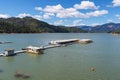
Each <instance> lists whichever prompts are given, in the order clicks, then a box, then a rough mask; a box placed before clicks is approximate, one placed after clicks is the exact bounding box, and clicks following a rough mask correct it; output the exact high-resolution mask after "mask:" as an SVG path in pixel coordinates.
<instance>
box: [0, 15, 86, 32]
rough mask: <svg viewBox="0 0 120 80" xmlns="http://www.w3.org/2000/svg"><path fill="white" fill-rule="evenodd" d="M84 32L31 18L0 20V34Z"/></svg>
mask: <svg viewBox="0 0 120 80" xmlns="http://www.w3.org/2000/svg"><path fill="white" fill-rule="evenodd" d="M69 32H85V31H84V30H81V29H79V28H76V27H64V26H54V25H50V24H48V23H46V22H43V21H39V20H37V19H34V18H32V17H24V18H16V17H11V18H7V19H3V18H0V33H69Z"/></svg>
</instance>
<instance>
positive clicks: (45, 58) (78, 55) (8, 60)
mask: <svg viewBox="0 0 120 80" xmlns="http://www.w3.org/2000/svg"><path fill="white" fill-rule="evenodd" d="M70 38H80V39H82V38H89V39H92V40H93V41H94V42H93V43H91V44H87V45H86V44H73V45H70V46H67V47H58V48H52V49H47V50H45V51H44V54H43V55H32V54H24V53H23V54H18V55H17V56H13V57H0V80H120V36H113V35H111V34H87V33H61V34H60V33H51V34H49V33H48V34H47V33H46V34H0V41H10V42H13V43H11V44H0V52H3V51H4V49H6V48H14V49H15V50H20V49H21V48H24V47H26V46H29V45H33V46H41V45H46V44H47V43H48V42H49V41H51V40H59V39H70ZM91 67H94V68H95V71H94V72H92V71H91ZM16 70H18V71H20V72H23V73H27V74H29V75H30V76H31V77H30V78H29V79H22V78H15V77H14V73H15V71H16Z"/></svg>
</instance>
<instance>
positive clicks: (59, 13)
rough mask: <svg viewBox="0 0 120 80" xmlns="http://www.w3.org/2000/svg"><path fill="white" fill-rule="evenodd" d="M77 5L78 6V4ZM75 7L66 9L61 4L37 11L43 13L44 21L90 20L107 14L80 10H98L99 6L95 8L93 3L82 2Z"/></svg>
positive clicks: (105, 11)
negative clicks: (54, 19)
mask: <svg viewBox="0 0 120 80" xmlns="http://www.w3.org/2000/svg"><path fill="white" fill-rule="evenodd" d="M76 5H77V4H76ZM76 5H74V7H70V8H64V7H63V6H61V4H58V5H53V6H49V5H47V6H46V7H45V8H41V7H36V9H37V10H39V11H40V12H43V14H42V17H43V18H44V19H50V18H52V17H57V18H90V17H98V16H102V15H104V14H107V13H108V11H107V10H95V11H93V12H86V13H82V12H80V11H79V10H78V8H79V9H98V6H95V4H94V3H93V2H90V1H82V2H81V4H80V5H79V7H77V6H76Z"/></svg>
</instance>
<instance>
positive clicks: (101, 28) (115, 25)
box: [91, 23, 120, 32]
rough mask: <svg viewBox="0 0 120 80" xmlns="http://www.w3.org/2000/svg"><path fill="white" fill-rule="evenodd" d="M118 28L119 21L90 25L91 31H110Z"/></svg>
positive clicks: (119, 25) (119, 26) (119, 28)
mask: <svg viewBox="0 0 120 80" xmlns="http://www.w3.org/2000/svg"><path fill="white" fill-rule="evenodd" d="M116 30H120V23H107V24H103V25H98V26H95V27H92V29H91V32H112V31H116Z"/></svg>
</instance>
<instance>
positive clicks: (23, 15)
mask: <svg viewBox="0 0 120 80" xmlns="http://www.w3.org/2000/svg"><path fill="white" fill-rule="evenodd" d="M26 16H31V15H30V14H27V13H21V14H19V15H18V16H17V17H19V18H24V17H26Z"/></svg>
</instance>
